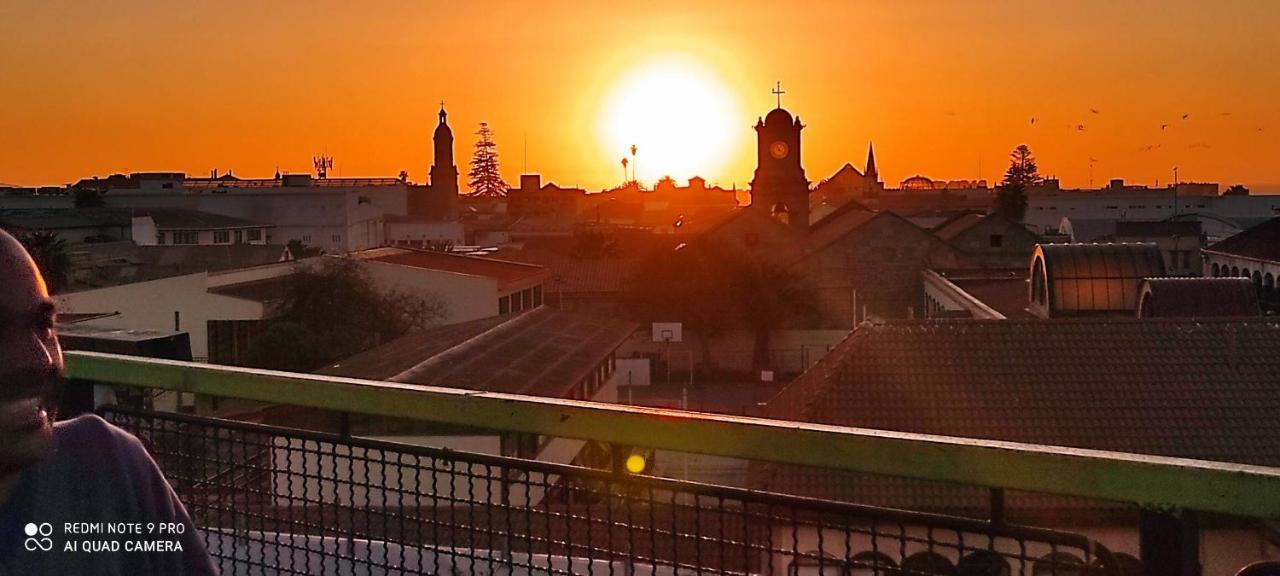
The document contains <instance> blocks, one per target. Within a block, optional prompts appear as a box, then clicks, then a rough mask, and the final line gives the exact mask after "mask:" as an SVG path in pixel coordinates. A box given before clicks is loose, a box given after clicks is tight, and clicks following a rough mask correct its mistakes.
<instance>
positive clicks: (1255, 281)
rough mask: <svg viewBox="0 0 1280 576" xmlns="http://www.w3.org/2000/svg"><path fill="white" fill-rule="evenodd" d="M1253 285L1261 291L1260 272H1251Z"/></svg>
mask: <svg viewBox="0 0 1280 576" xmlns="http://www.w3.org/2000/svg"><path fill="white" fill-rule="evenodd" d="M1253 285H1254V287H1256V288H1257V289H1258V290H1262V272H1259V271H1257V270H1254V271H1253Z"/></svg>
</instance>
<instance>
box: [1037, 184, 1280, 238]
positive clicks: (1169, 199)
mask: <svg viewBox="0 0 1280 576" xmlns="http://www.w3.org/2000/svg"><path fill="white" fill-rule="evenodd" d="M1192 214H1203V215H1207V216H1213V217H1218V218H1226V219H1228V220H1233V221H1237V220H1239V221H1245V222H1247V223H1251V222H1256V221H1257V220H1258V219H1260V218H1262V219H1265V218H1270V217H1273V216H1276V215H1280V196H1252V195H1219V194H1218V186H1217V185H1216V184H1195V183H1183V184H1179V185H1178V186H1177V187H1173V186H1170V187H1166V188H1146V187H1140V186H1126V185H1125V184H1124V182H1123V181H1119V180H1117V181H1113V182H1112V184H1111V185H1110V186H1108V187H1106V188H1098V189H1092V190H1063V189H1059V188H1058V187H1057V185H1056V182H1055V181H1050V184H1049V185H1046V186H1038V187H1033V188H1030V189H1028V190H1027V213H1026V217H1025V220H1024V221H1025V223H1026V224H1027V225H1028V226H1030V227H1032V228H1033V229H1034V230H1036V231H1037V232H1046V231H1050V232H1051V231H1057V228H1058V225H1059V223H1060V222H1061V221H1062V219H1063V218H1070V219H1072V220H1073V221H1076V220H1146V221H1155V220H1164V219H1166V218H1171V217H1175V216H1176V217H1179V218H1185V217H1187V215H1192ZM1246 227H1247V224H1246Z"/></svg>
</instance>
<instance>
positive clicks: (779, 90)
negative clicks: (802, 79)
mask: <svg viewBox="0 0 1280 576" xmlns="http://www.w3.org/2000/svg"><path fill="white" fill-rule="evenodd" d="M783 94H786V92H783V91H782V82H778V84H777V86H775V87H774V89H773V95H774V96H777V97H778V107H779V108H781V107H782V95H783Z"/></svg>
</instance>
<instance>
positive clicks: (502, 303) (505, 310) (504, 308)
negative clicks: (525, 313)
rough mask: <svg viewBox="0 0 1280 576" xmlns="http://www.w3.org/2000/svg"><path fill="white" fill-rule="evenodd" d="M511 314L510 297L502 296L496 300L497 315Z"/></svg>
mask: <svg viewBox="0 0 1280 576" xmlns="http://www.w3.org/2000/svg"><path fill="white" fill-rule="evenodd" d="M510 313H511V297H510V296H503V297H501V298H499V299H498V315H499V316H501V315H503V314H510Z"/></svg>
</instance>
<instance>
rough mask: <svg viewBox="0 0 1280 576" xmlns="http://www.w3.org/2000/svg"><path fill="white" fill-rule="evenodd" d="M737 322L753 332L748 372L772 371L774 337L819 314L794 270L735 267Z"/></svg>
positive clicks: (747, 264)
mask: <svg viewBox="0 0 1280 576" xmlns="http://www.w3.org/2000/svg"><path fill="white" fill-rule="evenodd" d="M730 284H731V285H732V286H733V287H734V292H735V296H736V298H735V301H736V302H737V303H738V306H739V307H740V309H741V311H740V316H739V317H740V318H743V319H744V320H745V321H746V323H747V327H748V328H749V329H750V330H751V331H752V332H753V335H754V343H753V345H752V352H751V370H752V371H753V372H755V373H759V372H760V371H761V370H769V369H772V368H774V366H773V362H772V358H770V355H769V350H770V348H771V347H772V344H773V333H774V332H777V331H778V330H780V329H781V328H782V327H783V326H785V325H786V324H787V323H788V321H789V320H791V319H793V318H797V319H804V318H811V317H813V316H814V315H816V314H817V311H818V297H817V293H816V292H814V291H813V288H812V286H810V285H809V284H808V283H807V282H805V280H804V278H803V277H802V276H800V275H799V274H797V273H796V272H795V271H794V270H791V269H789V268H783V267H782V266H778V265H775V264H770V263H766V262H745V263H739V264H738V265H737V266H735V271H734V275H733V281H732V282H731V283H730Z"/></svg>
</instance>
